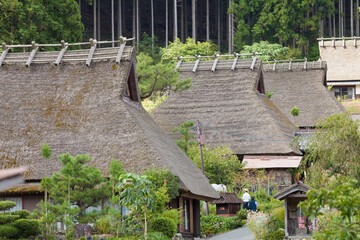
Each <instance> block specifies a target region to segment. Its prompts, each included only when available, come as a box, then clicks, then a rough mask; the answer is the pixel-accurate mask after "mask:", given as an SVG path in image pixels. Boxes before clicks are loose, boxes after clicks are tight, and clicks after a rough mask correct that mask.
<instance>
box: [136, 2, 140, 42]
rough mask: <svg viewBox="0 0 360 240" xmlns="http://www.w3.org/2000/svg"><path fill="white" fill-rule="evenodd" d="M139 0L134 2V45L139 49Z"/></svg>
mask: <svg viewBox="0 0 360 240" xmlns="http://www.w3.org/2000/svg"><path fill="white" fill-rule="evenodd" d="M139 9H140V8H139V0H136V44H137V48H139V43H140V13H139Z"/></svg>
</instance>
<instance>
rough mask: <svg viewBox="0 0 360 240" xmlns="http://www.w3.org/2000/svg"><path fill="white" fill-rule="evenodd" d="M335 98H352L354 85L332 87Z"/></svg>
mask: <svg viewBox="0 0 360 240" xmlns="http://www.w3.org/2000/svg"><path fill="white" fill-rule="evenodd" d="M334 93H335V97H336V98H340V99H345V100H346V99H354V87H334Z"/></svg>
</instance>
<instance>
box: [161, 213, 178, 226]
mask: <svg viewBox="0 0 360 240" xmlns="http://www.w3.org/2000/svg"><path fill="white" fill-rule="evenodd" d="M161 216H162V217H167V218H170V219H172V220H173V221H174V223H175V225H176V226H177V225H178V224H179V210H177V209H171V210H165V211H164V212H162V213H161Z"/></svg>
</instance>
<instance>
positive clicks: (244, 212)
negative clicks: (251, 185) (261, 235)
mask: <svg viewBox="0 0 360 240" xmlns="http://www.w3.org/2000/svg"><path fill="white" fill-rule="evenodd" d="M248 213H249V210H247V209H243V208H241V209H240V211H238V212H237V213H236V216H237V217H238V218H239V220H246V219H247V214H248Z"/></svg>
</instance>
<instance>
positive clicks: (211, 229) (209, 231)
mask: <svg viewBox="0 0 360 240" xmlns="http://www.w3.org/2000/svg"><path fill="white" fill-rule="evenodd" d="M202 233H203V234H205V235H207V236H208V235H214V234H215V233H216V230H215V227H214V226H206V227H204V229H203V231H202Z"/></svg>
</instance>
